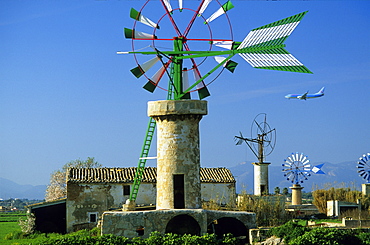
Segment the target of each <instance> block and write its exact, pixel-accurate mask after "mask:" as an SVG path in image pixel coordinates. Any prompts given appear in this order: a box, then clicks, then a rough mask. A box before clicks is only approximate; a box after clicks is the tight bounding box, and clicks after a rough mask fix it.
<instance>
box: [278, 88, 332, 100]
mask: <svg viewBox="0 0 370 245" xmlns="http://www.w3.org/2000/svg"><path fill="white" fill-rule="evenodd" d="M324 89H325V87H322V89H320V91H319V92H317V93H315V94H309V93H308V91H307V92H306V93H304V94H288V95H286V96H285V98H287V99H300V100H306V99H314V98H319V97H322V96H324Z"/></svg>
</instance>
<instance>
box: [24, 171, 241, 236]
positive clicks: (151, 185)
mask: <svg viewBox="0 0 370 245" xmlns="http://www.w3.org/2000/svg"><path fill="white" fill-rule="evenodd" d="M156 170H157V169H156V168H155V167H146V168H145V171H144V174H143V179H142V182H141V185H140V189H139V193H138V196H137V199H136V203H137V205H138V206H139V207H145V208H146V209H150V208H152V209H154V208H155V204H156V184H157V179H156V178H157V174H156ZM135 171H136V168H135V167H130V168H71V169H69V170H68V172H67V198H65V199H62V200H58V201H57V202H46V203H41V204H36V205H31V206H30V207H29V209H30V210H31V212H33V213H35V214H36V216H37V217H36V218H37V219H38V224H39V225H38V226H39V228H41V229H42V230H43V231H44V232H53V228H52V227H58V232H61V233H63V231H64V232H72V231H75V230H80V229H85V228H93V227H95V226H96V225H97V223H98V222H99V220H100V219H101V215H102V214H103V212H105V211H109V210H117V209H122V205H123V204H124V203H125V202H126V200H127V199H129V197H130V191H131V188H132V184H133V181H134V177H135ZM200 180H201V193H202V199H203V201H215V202H217V203H218V204H220V205H226V204H231V205H233V204H234V202H235V195H236V193H235V178H234V176H233V175H232V174H231V172H230V170H229V169H226V168H200ZM56 204H58V205H59V206H61V205H62V206H61V207H63V210H61V209H60V208H58V209H55V208H54V206H55V205H56ZM59 206H58V207H59ZM50 210H57V211H58V215H59V216H60V215H61V213H62V215H63V218H58V219H54V218H52V217H56V215H43V214H44V213H45V212H46V211H47V212H48V213H50ZM63 212H64V214H63ZM59 216H58V217H59ZM49 219H50V220H49ZM43 223H48V224H49V225H48V226H47V227H45V226H44V225H42V224H43ZM63 227H65V228H63Z"/></svg>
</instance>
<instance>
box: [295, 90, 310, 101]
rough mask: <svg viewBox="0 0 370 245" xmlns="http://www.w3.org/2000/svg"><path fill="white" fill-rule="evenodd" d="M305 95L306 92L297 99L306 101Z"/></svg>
mask: <svg viewBox="0 0 370 245" xmlns="http://www.w3.org/2000/svg"><path fill="white" fill-rule="evenodd" d="M307 94H308V91H307V92H306V93H304V94H302V95H300V96H298V97H297V98H298V99H300V100H306V99H307Z"/></svg>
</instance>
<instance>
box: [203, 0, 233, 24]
mask: <svg viewBox="0 0 370 245" xmlns="http://www.w3.org/2000/svg"><path fill="white" fill-rule="evenodd" d="M232 8H234V5H233V4H232V3H231V1H227V2H226V3H224V4H223V5H222V6H221V8H219V9H218V10H217V11H216V12H214V13H213V14H212V15H211V16H210V17H209V18H208V19H206V21H205V22H204V24H208V23H210V22H211V21H213V20H215V19H216V18H218V17H220V16H221V15H223V14H225V13H226V12H227V11H229V10H230V9H232Z"/></svg>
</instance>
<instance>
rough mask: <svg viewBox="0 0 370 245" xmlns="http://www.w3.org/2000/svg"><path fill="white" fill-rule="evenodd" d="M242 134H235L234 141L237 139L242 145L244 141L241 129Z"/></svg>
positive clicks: (238, 143)
mask: <svg viewBox="0 0 370 245" xmlns="http://www.w3.org/2000/svg"><path fill="white" fill-rule="evenodd" d="M239 134H240V136H234V141H236V145H241V144H242V143H243V141H244V138H243V134H242V132H240V131H239Z"/></svg>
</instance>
